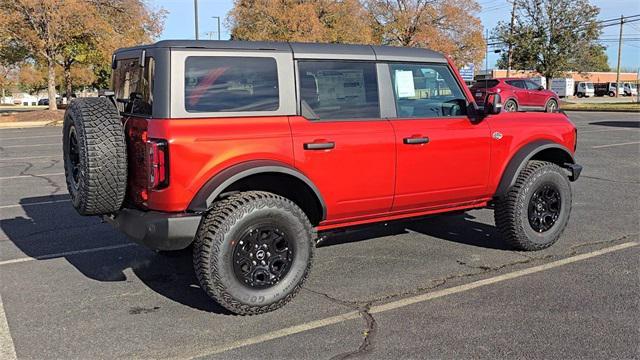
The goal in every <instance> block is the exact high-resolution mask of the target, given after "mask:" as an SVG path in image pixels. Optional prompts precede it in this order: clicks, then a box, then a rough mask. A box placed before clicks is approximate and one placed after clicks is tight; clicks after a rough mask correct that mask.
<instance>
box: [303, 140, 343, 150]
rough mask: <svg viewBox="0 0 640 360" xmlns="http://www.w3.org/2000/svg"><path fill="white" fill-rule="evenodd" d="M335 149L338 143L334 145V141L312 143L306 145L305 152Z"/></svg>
mask: <svg viewBox="0 0 640 360" xmlns="http://www.w3.org/2000/svg"><path fill="white" fill-rule="evenodd" d="M335 147H336V143H334V142H333V141H327V142H311V143H305V144H304V149H305V150H329V149H333V148H335Z"/></svg>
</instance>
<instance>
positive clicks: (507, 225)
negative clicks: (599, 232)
mask: <svg viewBox="0 0 640 360" xmlns="http://www.w3.org/2000/svg"><path fill="white" fill-rule="evenodd" d="M570 214H571V185H570V183H569V179H568V178H567V175H565V173H564V171H563V170H562V169H561V168H560V167H559V166H558V165H556V164H553V163H549V162H545V161H529V162H528V163H527V165H526V166H525V168H524V169H523V170H522V171H521V172H520V174H519V175H518V178H517V179H516V182H515V184H514V185H513V186H512V187H511V189H509V192H508V193H507V194H506V195H505V196H504V197H502V198H500V199H498V200H497V201H496V206H495V212H494V216H495V221H496V226H497V227H498V229H499V230H500V232H501V233H502V234H503V236H504V237H505V240H506V241H507V242H508V243H509V244H511V245H512V246H513V247H514V248H516V249H519V250H541V249H544V248H547V247H549V246H551V245H552V244H553V243H555V242H556V241H557V240H558V238H559V237H560V235H561V234H562V232H563V231H564V229H565V227H566V226H567V222H568V221H569V215H570Z"/></svg>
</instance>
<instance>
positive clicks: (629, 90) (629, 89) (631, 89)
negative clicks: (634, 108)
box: [622, 82, 638, 96]
mask: <svg viewBox="0 0 640 360" xmlns="http://www.w3.org/2000/svg"><path fill="white" fill-rule="evenodd" d="M622 88H623V89H624V92H623V94H624V96H638V87H637V86H636V84H635V83H632V82H625V83H623V84H622Z"/></svg>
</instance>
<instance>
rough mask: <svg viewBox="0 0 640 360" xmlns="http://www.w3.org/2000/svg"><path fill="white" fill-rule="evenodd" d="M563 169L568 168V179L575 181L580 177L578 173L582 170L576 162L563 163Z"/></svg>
mask: <svg viewBox="0 0 640 360" xmlns="http://www.w3.org/2000/svg"><path fill="white" fill-rule="evenodd" d="M564 167H565V169H567V170H569V172H570V173H571V174H570V175H569V180H571V181H576V180H578V178H579V177H580V173H581V172H582V165H578V164H569V163H567V164H564Z"/></svg>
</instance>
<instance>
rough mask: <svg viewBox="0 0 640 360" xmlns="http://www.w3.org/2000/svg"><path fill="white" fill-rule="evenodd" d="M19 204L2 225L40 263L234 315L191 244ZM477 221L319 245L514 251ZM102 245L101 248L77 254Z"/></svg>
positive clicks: (441, 221) (44, 199)
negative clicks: (200, 276)
mask: <svg viewBox="0 0 640 360" xmlns="http://www.w3.org/2000/svg"><path fill="white" fill-rule="evenodd" d="M34 203H38V204H37V205H34ZM20 204H21V205H22V209H23V211H24V215H20V216H16V217H14V218H9V219H3V220H0V228H2V231H3V232H4V233H5V234H6V236H7V237H8V239H9V240H10V241H12V242H13V244H15V246H16V247H17V248H18V249H19V250H20V251H21V252H23V253H24V254H25V255H26V256H29V257H33V258H36V259H39V260H36V261H41V260H45V259H46V260H50V259H55V258H64V259H65V260H66V261H67V262H68V263H69V264H71V265H72V266H74V267H75V268H76V269H77V270H78V271H79V272H80V273H82V274H83V275H84V276H86V277H88V278H90V279H93V280H97V281H101V282H122V281H128V282H131V281H135V279H131V278H127V272H128V269H131V271H132V272H133V274H134V275H135V277H136V278H137V279H139V280H140V281H141V282H142V283H143V284H144V285H145V286H147V287H148V288H149V289H151V290H153V291H154V292H156V293H157V294H159V295H161V296H163V297H165V298H168V299H170V300H172V301H175V302H177V303H180V304H182V305H185V306H188V307H190V308H194V309H197V310H201V311H205V312H211V313H216V314H225V315H230V314H231V313H230V312H228V311H227V310H226V309H224V308H223V307H222V306H220V305H218V304H217V303H216V302H215V301H213V300H212V299H210V298H209V297H208V296H207V295H206V294H205V293H204V292H203V291H202V290H201V289H200V286H199V285H198V281H197V279H196V276H195V273H194V271H193V266H192V258H191V249H190V248H187V249H185V250H182V251H175V252H161V253H156V252H154V251H152V250H149V249H147V248H145V247H143V246H138V245H135V244H132V243H130V242H129V240H128V239H126V237H125V236H124V235H123V234H121V233H119V232H117V231H116V230H114V229H112V228H111V227H110V226H109V225H107V224H103V223H101V221H100V219H99V218H97V217H83V216H80V215H78V214H77V213H76V211H75V210H74V209H73V206H72V205H71V203H70V201H69V198H68V195H52V196H41V197H32V198H23V199H21V200H20ZM474 220H475V218H474V217H473V216H472V215H470V214H466V213H458V214H448V215H439V216H431V217H427V218H422V219H416V220H407V221H396V222H391V223H389V224H388V225H386V226H385V225H369V226H366V227H359V228H354V229H350V230H347V231H344V232H340V233H331V234H327V236H326V238H325V239H324V240H323V241H322V242H321V243H320V244H319V247H325V246H331V245H337V244H344V243H350V242H359V241H365V240H369V239H375V238H379V237H383V236H390V235H399V234H404V233H409V232H415V233H419V234H423V235H426V236H430V237H434V238H437V239H442V240H445V241H451V242H455V243H460V244H465V245H471V246H478V247H483V248H491V249H499V250H510V249H509V248H508V247H507V246H506V245H505V244H504V242H503V241H502V239H501V237H500V235H499V234H498V232H497V230H496V229H495V228H494V227H493V226H490V225H487V224H483V223H480V222H477V221H474ZM128 244H131V245H130V246H129V245H128ZM98 248H100V249H102V250H99V251H89V252H80V253H77V252H78V251H85V250H92V249H98ZM105 248H106V249H105ZM52 255H53V256H52ZM136 309H139V308H138V307H134V308H132V309H130V310H131V313H132V314H134V313H135V312H136V311H139V310H136Z"/></svg>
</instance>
